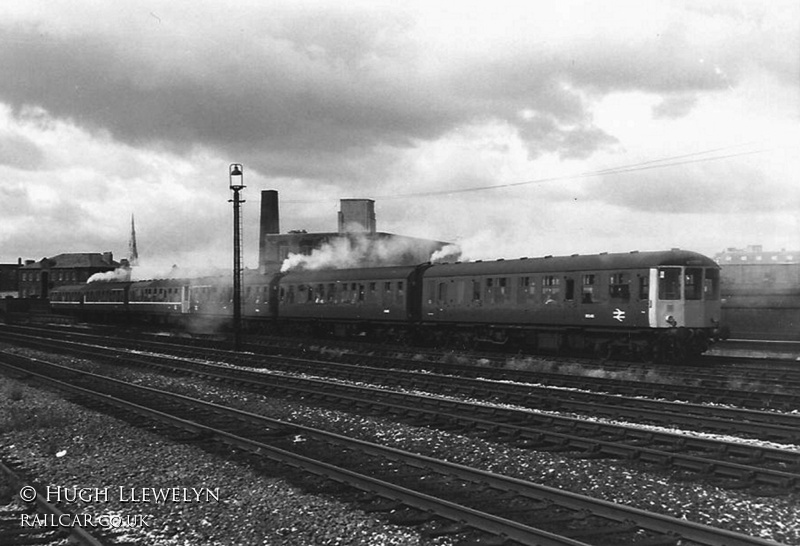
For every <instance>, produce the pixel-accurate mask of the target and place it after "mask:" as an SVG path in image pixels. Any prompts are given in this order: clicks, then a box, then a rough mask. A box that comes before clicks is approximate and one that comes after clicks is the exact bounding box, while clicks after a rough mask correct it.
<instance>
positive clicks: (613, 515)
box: [2, 354, 775, 546]
mask: <svg viewBox="0 0 800 546" xmlns="http://www.w3.org/2000/svg"><path fill="white" fill-rule="evenodd" d="M9 356H12V357H13V358H9ZM2 357H3V361H2V364H3V365H4V366H8V367H10V368H12V369H15V370H16V371H23V373H26V374H27V375H30V376H32V377H35V378H36V379H37V380H39V381H44V382H46V383H48V384H50V385H54V386H58V387H59V388H63V389H66V390H69V391H71V392H76V393H81V394H83V395H86V396H91V397H93V398H99V399H101V400H103V401H105V402H106V403H110V404H112V405H116V406H120V405H123V406H125V407H126V408H127V409H130V410H135V411H136V412H138V413H141V414H146V415H148V416H150V417H153V418H158V419H159V420H161V421H165V422H168V423H178V424H180V426H181V427H182V428H184V429H186V430H190V431H192V432H194V433H203V434H206V435H209V436H215V437H217V438H223V439H224V440H223V441H226V443H231V445H237V446H239V447H243V448H244V446H249V447H247V448H246V449H249V450H253V449H255V450H261V451H257V452H258V453H261V454H264V453H263V452H264V451H266V452H269V453H270V457H271V458H272V457H273V456H275V457H280V458H282V459H283V458H288V460H286V464H290V465H291V464H295V465H297V464H300V465H301V466H302V467H303V468H308V467H307V465H308V464H312V465H314V466H315V468H317V469H321V470H323V472H321V475H324V476H326V477H332V476H331V474H329V472H330V473H335V474H334V475H335V476H344V475H346V476H347V480H346V482H345V483H352V481H351V478H357V479H358V482H359V483H358V485H359V487H363V485H364V484H369V487H368V488H367V490H370V491H376V489H375V488H379V492H382V493H381V494H382V495H384V496H388V498H393V497H392V495H403V496H404V498H406V496H408V497H407V498H408V500H409V502H412V503H416V502H420V503H421V504H419V505H413V506H415V507H417V508H419V509H422V510H431V509H434V510H439V509H440V508H439V507H442V508H441V509H442V510H446V513H447V514H448V515H445V514H444V513H441V515H442V516H443V517H446V518H447V519H451V520H453V519H454V520H456V521H459V520H468V521H469V524H470V525H473V521H472V518H473V516H474V514H471V513H467V512H464V511H462V510H460V509H461V507H460V506H459V505H456V504H454V503H451V502H449V501H446V500H445V501H444V504H442V500H443V499H439V498H436V497H432V496H429V495H424V494H423V496H422V497H420V496H418V495H419V493H417V492H413V491H410V490H408V489H405V488H398V487H397V486H396V485H394V484H390V483H389V482H384V481H382V480H376V479H375V478H372V477H369V476H364V475H360V474H358V475H357V476H352V474H353V473H352V471H349V470H346V469H341V468H338V467H332V466H331V465H328V464H327V463H324V462H321V461H309V460H307V458H305V457H298V456H297V455H296V454H293V453H291V452H288V451H285V450H280V449H279V448H275V447H273V446H269V445H268V444H263V443H261V442H254V441H252V440H248V439H246V438H243V437H240V436H238V435H236V434H232V433H229V432H226V431H220V430H218V429H216V428H213V427H209V426H206V425H203V424H201V423H197V422H195V421H190V420H186V419H182V418H178V417H176V416H174V415H167V414H165V413H163V412H160V411H157V410H154V409H152V408H147V407H144V406H141V405H140V404H135V403H133V402H129V401H125V400H122V399H119V398H118V397H114V396H110V395H107V394H103V393H97V392H96V391H92V390H89V389H85V388H83V387H79V386H76V385H72V384H68V383H65V382H63V381H60V380H56V379H53V378H51V377H49V376H45V375H42V374H39V373H37V372H33V371H31V370H25V369H24V363H30V362H38V363H39V364H40V365H43V366H46V367H48V368H53V369H61V370H62V371H66V372H68V373H72V374H75V375H81V376H83V377H85V378H90V379H91V381H92V384H93V385H96V384H97V383H99V382H105V383H107V384H112V385H117V386H119V387H124V388H125V389H126V390H128V391H131V392H135V393H137V394H136V395H135V396H136V398H137V399H139V400H143V399H147V396H145V395H150V396H153V395H157V396H160V397H163V398H164V399H169V400H175V401H182V402H184V403H189V404H191V405H193V406H194V407H196V408H207V409H209V410H213V411H215V412H225V413H227V414H228V415H231V416H233V417H235V418H236V419H239V420H243V421H250V422H255V423H260V424H262V425H267V426H268V427H278V428H289V429H296V430H301V431H302V433H303V434H305V435H308V436H310V437H314V438H319V439H321V440H322V441H324V442H331V441H332V442H335V443H338V444H341V445H343V446H354V447H356V448H357V449H359V450H360V451H361V452H364V453H370V454H374V455H377V456H379V457H390V458H391V459H394V460H400V461H403V462H404V463H406V464H410V465H412V466H415V467H420V468H425V469H426V470H430V471H433V472H438V473H441V474H454V475H456V476H458V477H460V478H468V479H470V480H472V481H474V482H477V483H482V484H487V485H489V486H490V487H493V488H497V489H498V490H502V491H509V492H514V493H516V494H518V495H521V496H524V497H531V498H535V499H539V500H546V501H550V502H554V503H556V504H559V505H562V506H566V507H569V508H570V509H571V510H585V511H588V512H590V513H592V514H594V515H597V516H599V517H602V518H606V519H608V520H611V521H617V522H620V523H623V522H631V521H632V522H634V523H635V524H636V525H637V526H639V527H641V528H643V529H647V530H649V531H651V532H656V533H661V534H672V535H677V536H680V537H682V538H683V539H685V540H689V541H693V542H697V543H699V544H707V545H710V546H711V545H713V546H719V545H722V544H724V545H725V546H754V545H758V546H775V543H774V542H771V541H766V540H763V539H760V538H757V537H750V536H746V535H742V534H740V533H735V532H732V531H728V530H725V529H718V528H713V527H709V526H706V525H702V524H699V523H694V522H690V521H687V520H680V519H676V518H672V517H670V516H664V515H660V514H654V513H650V512H647V511H644V510H640V509H636V508H632V507H628V506H624V505H619V504H615V503H612V502H608V501H604V500H600V499H594V498H591V497H586V496H584V495H578V494H575V493H570V492H566V491H562V490H559V489H555V488H551V487H547V486H543V485H538V484H534V483H531V482H526V481H524V480H520V479H517V478H511V477H507V476H502V475H497V474H493V473H491V472H487V471H484V470H479V469H475V468H470V467H467V466H463V465H459V464H455V463H450V462H446V461H440V460H438V459H434V458H431V457H427V456H423V455H417V454H413V453H409V452H406V451H402V450H399V449H396V448H391V447H387V446H381V445H377V444H373V443H370V442H366V441H362V440H356V439H351V438H347V437H344V436H341V435H338V434H335V433H330V432H325V431H321V430H318V429H313V428H310V427H302V426H299V425H296V424H293V423H287V422H284V421H280V420H276V419H270V418H267V417H264V416H260V415H256V414H253V413H249V412H245V411H241V410H236V409H232V408H228V407H225V406H220V405H218V404H213V403H210V402H203V401H199V400H196V399H193V398H190V397H187V396H183V395H178V394H174V393H169V392H165V391H160V390H158V389H153V388H150V387H142V386H136V385H131V384H130V383H126V382H124V381H118V380H114V379H111V378H107V377H103V376H98V375H96V374H91V373H88V372H78V371H76V370H73V369H71V368H65V367H63V366H60V365H57V364H52V363H48V362H45V361H42V360H39V359H28V358H24V357H20V356H17V355H7V354H3V355H2ZM8 360H12V361H13V360H16V361H18V362H22V363H23V368H20V367H19V366H18V365H14V364H13V363H10V362H8ZM333 479H335V478H333ZM394 498H397V497H394ZM400 500H402V501H403V502H406V501H405V500H404V499H403V498H401V499H400ZM452 510H456V511H457V513H453V512H451V511H452ZM480 514H483V516H481V517H480V518H479V519H480V521H478V524H479V525H487V524H486V523H482V521H484V519H486V518H488V519H489V520H490V521H491V522H492V523H491V526H492V529H494V530H493V531H489V532H492V533H495V534H496V533H497V532H498V528H495V527H494V526H495V525H500V526H502V527H500V528H499V529H500V532H501V533H502V534H503V536H504V537H508V538H511V539H512V540H517V541H519V542H521V543H523V544H571V545H580V544H583V543H581V542H578V541H573V540H572V539H567V540H569V541H571V542H564V541H562V542H541V541H542V540H543V539H545V538H548V539H549V538H553V536H552V534H551V533H546V532H545V533H544V534H543V532H542V531H541V530H538V529H535V528H532V527H529V526H526V525H522V524H513V525H508V526H507V524H506V522H507V521H508V520H506V519H505V518H498V517H497V516H491V515H489V514H484V513H480ZM465 518H466V519H465ZM478 524H476V525H475V526H476V528H481V529H484V527H478ZM517 532H519V533H524V534H525V535H526V536H525V537H523V536H520V538H516V536H517V535H515V533H517ZM554 537H555V538H557V539H558V540H562V539H561V537H558V536H557V535H556V536H554ZM534 540H538V541H540V542H535V541H534Z"/></svg>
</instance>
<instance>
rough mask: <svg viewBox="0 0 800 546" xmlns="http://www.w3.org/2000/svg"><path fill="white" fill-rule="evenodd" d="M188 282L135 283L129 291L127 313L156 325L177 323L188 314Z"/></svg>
mask: <svg viewBox="0 0 800 546" xmlns="http://www.w3.org/2000/svg"><path fill="white" fill-rule="evenodd" d="M188 293H189V281H188V280H186V279H159V280H150V281H137V282H134V283H132V284H131V286H130V290H129V306H128V307H129V312H130V313H131V315H132V316H133V317H135V318H137V319H140V318H145V319H147V320H149V321H152V322H157V323H165V324H166V323H172V322H177V321H179V320H180V318H181V317H182V316H183V315H186V314H187V313H188V312H189V297H188Z"/></svg>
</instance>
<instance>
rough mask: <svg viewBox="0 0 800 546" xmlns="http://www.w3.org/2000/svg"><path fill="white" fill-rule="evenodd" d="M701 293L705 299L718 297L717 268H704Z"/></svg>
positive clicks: (716, 298)
mask: <svg viewBox="0 0 800 546" xmlns="http://www.w3.org/2000/svg"><path fill="white" fill-rule="evenodd" d="M703 293H704V295H705V299H706V300H718V299H719V270H718V269H706V278H705V281H703Z"/></svg>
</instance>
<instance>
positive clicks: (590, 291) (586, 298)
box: [581, 274, 595, 303]
mask: <svg viewBox="0 0 800 546" xmlns="http://www.w3.org/2000/svg"><path fill="white" fill-rule="evenodd" d="M594 280H595V276H594V275H593V274H590V275H584V276H583V289H582V293H581V303H594Z"/></svg>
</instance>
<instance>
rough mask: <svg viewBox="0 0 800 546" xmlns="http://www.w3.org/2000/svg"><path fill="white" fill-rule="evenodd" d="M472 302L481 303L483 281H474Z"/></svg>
mask: <svg viewBox="0 0 800 546" xmlns="http://www.w3.org/2000/svg"><path fill="white" fill-rule="evenodd" d="M472 301H481V281H472Z"/></svg>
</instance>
